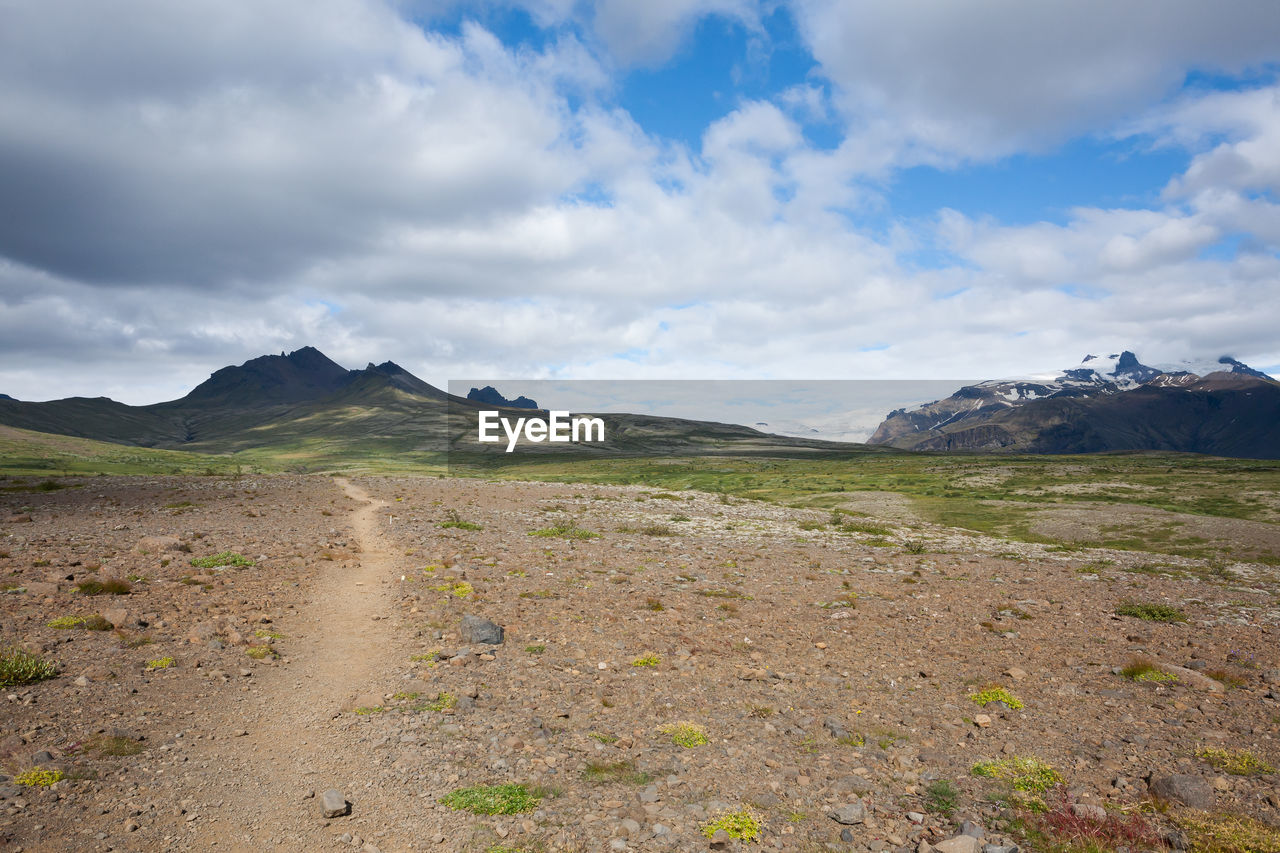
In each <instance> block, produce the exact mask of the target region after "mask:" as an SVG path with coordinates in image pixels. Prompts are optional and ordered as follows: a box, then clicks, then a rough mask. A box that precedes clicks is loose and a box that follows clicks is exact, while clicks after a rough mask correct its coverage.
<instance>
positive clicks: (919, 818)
mask: <svg viewBox="0 0 1280 853" xmlns="http://www.w3.org/2000/svg"><path fill="white" fill-rule="evenodd" d="M907 820H909V821H911V822H912V823H924V814H923V813H921V812H907Z"/></svg>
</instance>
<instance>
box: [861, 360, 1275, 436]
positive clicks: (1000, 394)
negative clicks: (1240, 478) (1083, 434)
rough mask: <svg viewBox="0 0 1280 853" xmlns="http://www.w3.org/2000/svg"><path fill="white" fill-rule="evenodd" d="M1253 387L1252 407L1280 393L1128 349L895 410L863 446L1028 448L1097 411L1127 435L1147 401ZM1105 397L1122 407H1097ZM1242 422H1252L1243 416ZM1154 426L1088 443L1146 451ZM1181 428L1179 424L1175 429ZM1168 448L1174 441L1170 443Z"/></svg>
mask: <svg viewBox="0 0 1280 853" xmlns="http://www.w3.org/2000/svg"><path fill="white" fill-rule="evenodd" d="M1242 382H1243V383H1244V384H1242ZM1254 384H1260V385H1262V386H1264V388H1263V390H1264V393H1263V395H1262V396H1260V397H1259V398H1258V401H1261V400H1263V399H1266V400H1270V399H1271V398H1272V396H1273V395H1274V394H1276V393H1277V392H1278V391H1280V384H1278V383H1276V382H1275V381H1274V380H1272V379H1271V377H1269V376H1267V375H1266V374H1265V373H1262V372H1261V371H1258V370H1254V369H1253V368H1251V367H1249V366H1248V365H1246V364H1244V363H1242V362H1240V361H1237V360H1236V359H1234V358H1231V357H1229V356H1222V357H1220V358H1217V359H1189V360H1186V361H1182V362H1178V363H1176V364H1171V365H1160V366H1158V367H1152V366H1149V365H1145V364H1143V363H1142V362H1140V361H1139V360H1138V358H1137V356H1136V355H1134V354H1133V353H1132V352H1129V351H1128V350H1125V351H1122V352H1119V353H1110V354H1101V355H1096V354H1090V355H1087V356H1085V358H1084V359H1083V360H1082V361H1081V362H1080V364H1078V365H1076V366H1075V367H1070V368H1067V369H1065V370H1060V371H1057V372H1055V373H1051V374H1040V375H1030V376H1024V377H1013V378H1008V379H993V380H988V381H985V382H979V383H976V384H974V385H967V386H965V387H963V388H961V389H959V390H958V391H956V392H955V393H954V394H952V395H951V396H950V397H947V398H945V399H943V400H936V401H934V402H932V403H926V404H924V405H922V406H916V407H914V408H911V409H898V410H896V411H893V412H891V413H890V414H889V416H888V417H886V418H885V419H884V421H882V422H881V424H880V426H879V427H877V428H876V431H875V433H874V434H873V435H872V436H871V438H870V440H869V443H871V444H892V445H894V446H897V447H904V448H908V447H909V448H917V449H983V448H1005V449H1015V448H1018V449H1032V448H1033V445H1035V444H1036V442H1041V444H1044V443H1045V440H1042V437H1043V434H1045V433H1046V432H1048V431H1049V430H1050V428H1052V429H1054V430H1058V431H1059V432H1062V430H1063V429H1064V427H1063V424H1064V423H1065V422H1066V421H1071V422H1072V423H1073V424H1074V426H1073V427H1072V429H1074V430H1076V432H1079V430H1080V429H1081V428H1082V427H1081V423H1080V419H1081V418H1085V417H1088V416H1089V415H1088V414H1087V413H1088V412H1093V413H1094V416H1096V417H1101V414H1100V413H1101V412H1103V411H1104V410H1105V411H1106V413H1107V414H1106V416H1107V418H1108V419H1109V420H1108V424H1109V425H1110V426H1108V429H1113V430H1119V431H1120V432H1125V430H1124V429H1122V428H1121V427H1119V426H1117V424H1118V423H1119V421H1117V420H1116V418H1117V417H1118V416H1117V415H1116V413H1117V412H1124V411H1129V410H1133V409H1134V407H1135V406H1137V405H1138V404H1139V403H1142V404H1144V405H1146V404H1148V403H1149V402H1150V400H1149V399H1148V398H1149V397H1150V395H1151V394H1154V393H1156V392H1158V391H1166V392H1178V393H1181V392H1185V391H1196V392H1198V393H1202V394H1210V393H1212V394H1219V395H1222V394H1227V393H1233V394H1234V393H1237V392H1239V393H1247V390H1242V389H1245V388H1246V386H1250V385H1254ZM1138 391H1143V392H1145V395H1144V396H1141V397H1140V398H1133V399H1129V395H1131V394H1134V393H1135V392H1138ZM1108 399H1114V400H1117V401H1120V400H1123V402H1118V403H1116V404H1104V403H1102V402H1099V401H1105V400H1108ZM1169 400H1174V401H1175V402H1176V405H1177V406H1182V407H1185V405H1187V404H1188V403H1189V402H1190V398H1188V399H1176V400H1175V398H1169ZM1258 401H1255V402H1258ZM1086 403H1087V404H1088V405H1085V404H1086ZM1245 403H1246V404H1248V401H1247V400H1246V401H1245ZM1246 408H1247V405H1246ZM1024 409H1026V410H1027V412H1026V413H1025V415H1023V414H1019V415H1017V416H1015V415H1013V414H1011V413H1012V412H1021V411H1022V410H1024ZM1180 416H1181V417H1185V416H1186V415H1185V413H1183V415H1180ZM1143 417H1145V418H1150V417H1152V411H1151V410H1150V407H1149V406H1148V407H1147V409H1144V415H1143ZM1215 417H1216V415H1215ZM1246 420H1247V421H1249V422H1252V420H1251V419H1250V418H1248V417H1246ZM1273 423H1274V422H1273ZM1159 426H1160V425H1159V424H1158V423H1157V424H1149V423H1143V424H1135V425H1133V428H1132V429H1129V430H1128V431H1127V433H1126V437H1125V438H1124V439H1123V442H1128V444H1124V443H1123V442H1122V443H1121V445H1116V446H1113V445H1115V442H1117V441H1121V439H1119V438H1116V437H1115V436H1111V437H1110V438H1107V439H1105V440H1103V439H1100V438H1096V436H1095V437H1091V438H1090V439H1089V441H1092V442H1093V443H1094V444H1100V445H1101V446H1099V447H1097V448H1095V449H1143V447H1144V445H1142V444H1141V441H1139V439H1137V438H1135V436H1137V435H1139V434H1146V432H1145V431H1147V430H1148V429H1149V428H1154V429H1156V430H1157V431H1159ZM1185 426H1186V425H1185V424H1182V425H1180V428H1182V427H1185ZM1223 428H1224V429H1225V430H1226V431H1227V433H1230V432H1231V431H1232V430H1233V429H1234V428H1233V427H1232V426H1231V425H1230V424H1227V425H1225V427H1223ZM1219 432H1221V430H1220V431H1219ZM1073 435H1074V433H1073ZM1095 439H1096V440H1095ZM1073 440H1075V439H1073ZM1153 441H1154V439H1153ZM1108 442H1110V444H1108ZM1155 443H1156V445H1159V446H1153V447H1152V448H1151V449H1185V450H1196V451H1197V452H1214V451H1213V450H1206V449H1201V448H1199V447H1178V446H1165V445H1167V444H1169V443H1170V442H1164V443H1163V444H1162V443H1161V442H1160V441H1156V442H1155ZM1193 443H1194V442H1193ZM1275 443H1277V444H1280V437H1277V438H1276V439H1275ZM1086 444H1088V442H1086ZM1172 444H1174V445H1176V444H1178V442H1177V441H1173V442H1172ZM1090 446H1092V445H1090ZM1039 449H1040V450H1042V451H1046V452H1055V451H1057V452H1062V448H1060V447H1058V445H1056V444H1054V443H1053V442H1052V441H1048V445H1047V446H1043V447H1039Z"/></svg>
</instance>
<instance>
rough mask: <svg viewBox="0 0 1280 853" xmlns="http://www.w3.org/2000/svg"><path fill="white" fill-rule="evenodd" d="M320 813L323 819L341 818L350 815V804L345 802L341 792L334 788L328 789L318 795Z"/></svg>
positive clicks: (345, 799)
mask: <svg viewBox="0 0 1280 853" xmlns="http://www.w3.org/2000/svg"><path fill="white" fill-rule="evenodd" d="M320 812H321V813H322V814H323V815H324V816H325V817H342V816H343V815H349V814H351V803H348V802H347V798H346V797H344V796H343V795H342V792H341V791H339V790H337V789H336V788H330V789H329V790H327V791H325V792H324V793H323V794H321V795H320Z"/></svg>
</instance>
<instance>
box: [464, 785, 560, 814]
mask: <svg viewBox="0 0 1280 853" xmlns="http://www.w3.org/2000/svg"><path fill="white" fill-rule="evenodd" d="M541 801H542V797H541V796H540V795H539V794H537V793H535V792H532V791H530V790H529V789H528V788H527V787H526V786H524V785H516V784H507V785H478V786H475V787H471V788H458V789H456V790H454V791H450V792H449V793H447V794H445V795H444V796H443V797H441V798H440V802H442V803H444V804H445V805H446V806H448V807H449V808H451V809H453V810H454V811H467V812H471V813H472V814H483V815H496V814H520V813H521V812H531V811H533V810H534V809H536V808H537V807H538V804H539V803H540V802H541Z"/></svg>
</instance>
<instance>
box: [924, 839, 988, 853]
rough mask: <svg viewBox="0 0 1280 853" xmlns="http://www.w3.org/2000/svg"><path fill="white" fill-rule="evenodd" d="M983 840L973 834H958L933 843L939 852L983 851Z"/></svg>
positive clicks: (967, 852)
mask: <svg viewBox="0 0 1280 853" xmlns="http://www.w3.org/2000/svg"><path fill="white" fill-rule="evenodd" d="M982 846H983V845H982V842H981V841H979V840H978V839H976V838H974V837H973V836H972V835H957V836H954V837H952V838H948V839H947V840H946V841H939V842H938V843H937V844H935V845H933V849H934V850H935V851H937V853H982Z"/></svg>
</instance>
